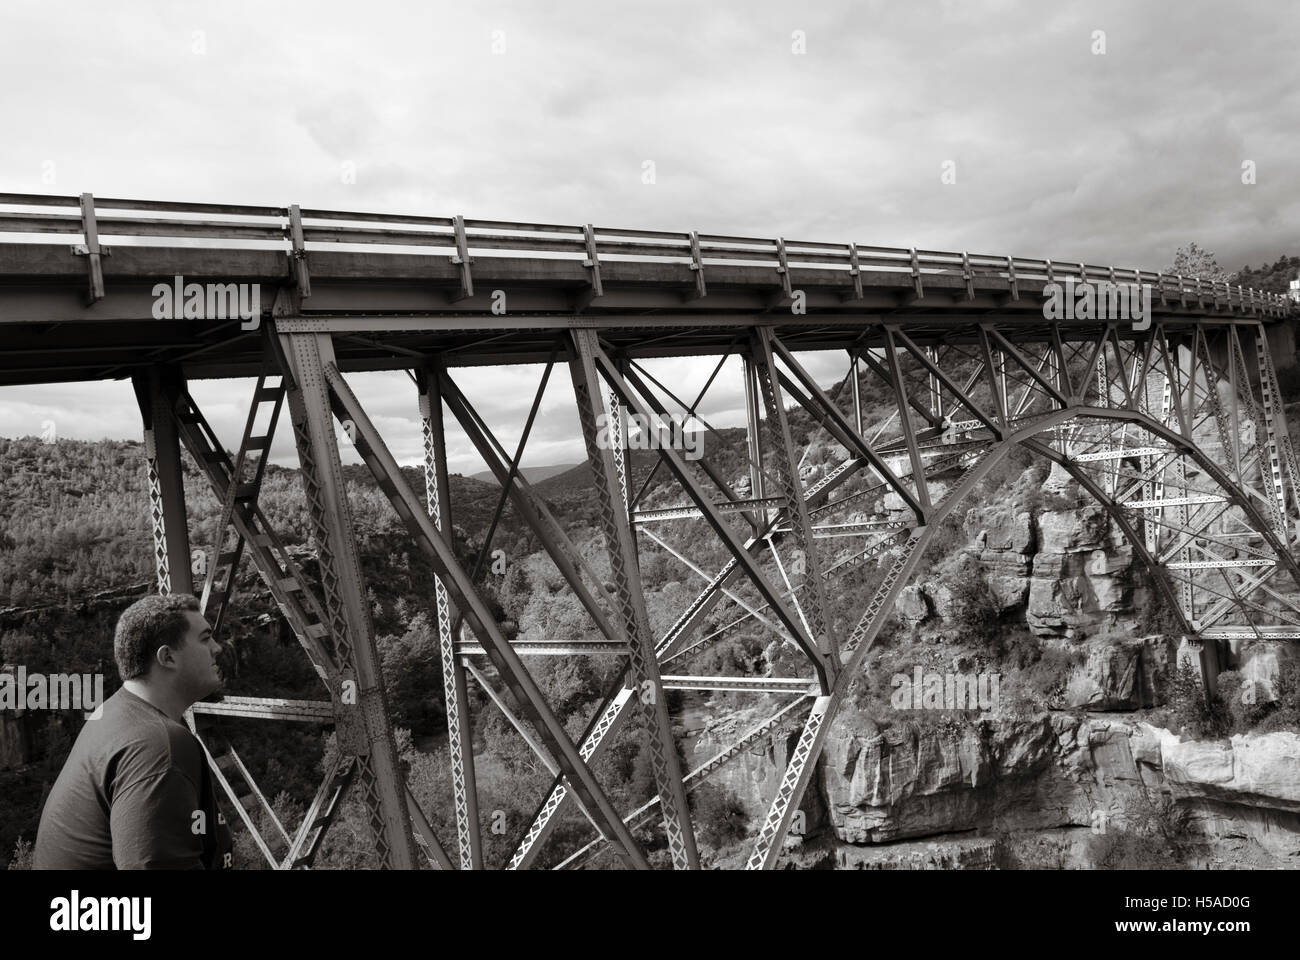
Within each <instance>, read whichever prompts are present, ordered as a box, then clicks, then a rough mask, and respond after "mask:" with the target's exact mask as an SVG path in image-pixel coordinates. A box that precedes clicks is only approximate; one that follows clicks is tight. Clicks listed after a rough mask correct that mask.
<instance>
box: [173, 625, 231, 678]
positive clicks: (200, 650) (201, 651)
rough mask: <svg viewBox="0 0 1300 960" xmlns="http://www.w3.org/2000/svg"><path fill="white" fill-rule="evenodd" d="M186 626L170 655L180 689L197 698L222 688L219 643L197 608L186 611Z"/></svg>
mask: <svg viewBox="0 0 1300 960" xmlns="http://www.w3.org/2000/svg"><path fill="white" fill-rule="evenodd" d="M185 618H186V620H188V621H189V630H187V631H186V633H185V637H184V638H183V639H182V640H181V642H180V643H179V644H178V645H177V646H176V648H175V649H174V651H173V653H172V656H173V658H174V662H175V664H176V668H177V670H178V672H179V673H178V677H177V679H178V681H179V684H180V687H181V689H183V690H185V691H186V694H187V696H189V697H191V698H192V699H193V700H200V699H202V698H203V697H206V696H208V694H211V693H215V692H216V691H218V690H220V689H221V685H222V679H221V668H220V667H218V666H217V656H218V655H219V654H220V653H221V644H219V643H217V641H216V639H215V638H214V637H213V636H212V628H211V627H210V626H208V621H206V620H204V619H203V615H202V614H201V613H199V612H198V611H197V610H187V611H185Z"/></svg>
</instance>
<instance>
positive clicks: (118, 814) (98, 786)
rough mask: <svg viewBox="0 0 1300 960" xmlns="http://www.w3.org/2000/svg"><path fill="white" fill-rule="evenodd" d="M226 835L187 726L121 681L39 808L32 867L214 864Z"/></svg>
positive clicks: (225, 848)
mask: <svg viewBox="0 0 1300 960" xmlns="http://www.w3.org/2000/svg"><path fill="white" fill-rule="evenodd" d="M229 851H230V832H229V830H228V829H227V828H226V827H225V825H224V822H223V821H222V820H221V818H220V817H219V816H218V813H217V807H216V801H215V797H214V796H213V792H212V786H211V779H210V777H209V775H208V769H207V763H206V761H205V759H204V757H203V750H202V748H201V747H200V745H199V742H198V740H196V739H195V738H194V735H193V734H192V733H190V732H189V730H187V729H186V728H185V727H184V726H183V725H181V724H179V723H177V722H176V721H175V720H173V719H171V717H169V716H167V715H166V714H165V713H163V712H162V711H161V710H159V709H158V708H157V707H155V706H153V705H152V704H150V703H148V702H146V701H144V700H142V699H140V698H139V697H137V696H136V695H135V694H133V693H131V692H130V691H129V690H127V689H126V688H125V687H123V688H122V689H121V690H119V691H118V692H117V693H115V694H113V696H111V697H109V698H108V699H107V700H106V701H105V702H104V706H103V715H102V716H100V717H98V718H97V719H93V720H87V721H86V724H85V726H84V727H82V728H81V733H80V734H78V736H77V742H76V743H75V744H74V745H73V747H72V752H71V753H70V754H69V755H68V759H67V762H66V763H64V765H63V770H62V771H60V773H59V777H58V779H57V780H56V781H55V782H54V787H53V789H52V790H51V791H50V795H49V797H48V798H47V799H46V801H45V809H44V810H43V811H42V812H41V823H40V827H39V828H38V830H37V833H36V849H35V851H34V852H33V866H34V867H35V869H37V870H112V869H114V868H116V869H119V870H203V869H208V870H219V869H222V868H223V867H228V866H229V865H230V860H229V857H228V856H227V854H228V853H229Z"/></svg>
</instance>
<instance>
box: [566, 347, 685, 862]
mask: <svg viewBox="0 0 1300 960" xmlns="http://www.w3.org/2000/svg"><path fill="white" fill-rule="evenodd" d="M573 341H574V347H575V349H576V353H575V356H574V359H573V361H572V362H571V364H570V370H571V372H572V375H573V392H574V395H575V396H576V398H577V402H578V420H579V422H580V423H581V425H582V433H583V439H584V440H585V441H586V445H587V457H588V460H589V463H590V466H591V470H592V475H593V477H594V480H595V487H596V498H597V500H598V502H599V504H600V521H601V526H602V528H603V530H604V534H605V543H606V548H607V550H608V553H609V563H610V571H611V576H612V578H613V581H614V596H615V597H616V598H617V602H618V607H619V612H620V613H621V615H622V621H623V628H624V631H625V633H626V635H627V648H628V654H629V656H630V666H631V673H632V683H633V686H634V687H635V688H636V689H637V691H638V699H639V700H640V702H641V704H642V709H643V713H644V716H645V724H646V736H647V737H648V739H649V745H650V755H651V764H652V766H653V768H654V774H655V783H656V785H657V787H658V792H659V800H660V805H661V809H662V811H663V815H664V832H665V834H666V835H667V837H668V847H669V850H670V851H671V853H672V857H673V866H674V868H675V869H678V870H687V869H689V870H696V869H699V865H700V864H699V854H698V853H697V852H696V849H695V834H694V831H693V829H692V827H691V816H690V808H689V806H688V804H687V801H686V791H685V789H684V788H683V787H682V769H681V762H680V761H679V760H678V758H677V746H676V744H675V742H674V741H673V736H672V719H671V718H670V717H669V716H668V702H667V700H666V698H665V697H664V688H663V684H662V682H661V681H660V679H659V663H658V660H657V659H656V658H655V645H654V636H653V634H652V633H651V632H650V617H649V615H648V614H647V612H646V608H645V595H644V593H643V589H642V583H641V570H640V564H639V562H638V560H637V551H636V543H635V541H634V537H635V534H634V533H633V532H632V524H631V520H630V517H629V516H628V512H627V498H626V493H625V491H626V487H625V486H624V485H623V483H622V480H623V478H622V477H621V476H620V475H619V469H618V466H619V465H618V463H617V459H616V457H615V453H614V449H613V447H614V445H616V444H617V443H618V442H619V440H620V438H619V437H616V436H614V435H613V431H611V430H606V431H604V432H603V435H604V436H606V437H608V438H609V440H610V442H607V443H605V444H601V443H600V442H599V437H600V436H601V435H602V432H601V431H600V430H599V428H598V426H597V423H598V419H599V417H600V415H601V412H602V409H601V408H602V404H601V401H600V396H601V394H600V379H599V377H598V376H597V373H596V363H595V359H594V353H595V351H596V349H598V347H597V344H596V334H595V332H594V331H590V330H578V331H574V333H573ZM610 400H611V403H612V405H613V414H612V416H614V417H620V416H621V412H620V411H621V406H622V405H621V404H619V403H618V397H617V396H616V395H613V391H611V398H610ZM642 429H645V430H650V429H653V427H652V426H651V424H650V422H649V421H643V426H642ZM647 439H648V438H647Z"/></svg>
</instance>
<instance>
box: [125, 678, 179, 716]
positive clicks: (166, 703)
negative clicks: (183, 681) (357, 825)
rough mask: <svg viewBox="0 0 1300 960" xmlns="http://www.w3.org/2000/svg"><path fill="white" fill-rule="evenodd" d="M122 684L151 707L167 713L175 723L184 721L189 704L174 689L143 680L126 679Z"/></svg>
mask: <svg viewBox="0 0 1300 960" xmlns="http://www.w3.org/2000/svg"><path fill="white" fill-rule="evenodd" d="M122 686H123V687H125V688H126V689H127V691H128V692H130V693H133V694H135V696H137V697H139V698H140V699H141V700H143V701H144V702H145V703H147V704H149V705H150V706H151V707H156V708H158V709H159V710H161V711H162V712H163V713H165V714H167V716H169V717H171V718H172V719H173V720H175V721H176V722H177V723H179V724H184V723H185V711H186V710H187V709H188V708H189V706H190V704H189V701H188V700H186V699H185V698H184V697H183V696H181V695H180V694H178V693H176V692H175V691H172V690H163V689H160V688H159V687H158V686H157V685H154V684H150V683H148V682H146V681H144V680H127V681H125V682H124V683H123V684H122Z"/></svg>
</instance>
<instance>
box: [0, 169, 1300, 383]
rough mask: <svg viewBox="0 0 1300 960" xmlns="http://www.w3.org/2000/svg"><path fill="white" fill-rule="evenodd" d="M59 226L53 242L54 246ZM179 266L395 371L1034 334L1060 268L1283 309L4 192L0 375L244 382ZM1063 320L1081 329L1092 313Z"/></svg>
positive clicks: (217, 324)
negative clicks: (419, 360) (175, 295)
mask: <svg viewBox="0 0 1300 960" xmlns="http://www.w3.org/2000/svg"><path fill="white" fill-rule="evenodd" d="M67 207H73V208H76V210H75V212H73V213H66V212H62V211H63V208H67ZM51 211H55V212H51ZM114 211H116V212H114ZM212 217H221V218H223V219H211V218H212ZM60 235H62V236H63V238H64V239H67V240H69V242H67V243H64V242H59V241H57V240H55V242H51V240H54V238H56V237H58V236H60ZM38 240H40V241H43V242H36V241H38ZM145 244H147V245H145ZM93 261H98V270H99V272H100V274H101V275H102V279H97V278H96V276H95V272H94V271H95V269H96V267H95V266H94V264H93ZM177 276H181V277H184V280H185V282H186V283H190V282H195V283H201V284H227V283H248V284H257V285H259V293H260V306H261V309H262V312H263V314H264V315H265V316H267V317H270V316H275V317H276V318H277V321H276V322H277V325H278V327H279V328H280V329H319V330H330V331H333V332H336V333H341V334H347V335H348V336H345V337H337V338H336V339H335V349H336V351H337V353H338V356H339V361H340V366H341V368H342V369H343V370H345V371H356V370H385V369H400V368H402V367H406V366H410V364H411V358H412V357H415V356H419V355H425V354H427V353H429V352H431V351H441V352H443V353H444V355H445V356H446V359H447V362H448V363H449V364H452V365H474V364H504V363H519V362H530V361H544V360H545V359H546V358H547V356H548V355H549V354H550V351H551V348H552V346H553V345H554V343H555V338H556V334H557V333H558V332H560V331H563V330H565V329H567V328H571V327H586V326H594V327H598V328H600V329H601V335H602V338H604V339H605V340H607V341H608V342H609V343H610V345H611V346H612V347H613V348H614V349H616V350H620V351H625V352H626V353H627V354H629V355H631V356H638V357H657V356H678V355H692V354H709V353H713V354H716V353H720V352H722V351H725V350H726V349H728V347H729V346H730V345H731V344H732V343H733V342H734V340H735V337H736V336H737V334H738V333H739V332H740V331H741V330H742V329H743V328H745V327H747V326H749V325H752V324H754V323H755V322H757V323H761V324H767V323H770V324H771V325H772V326H773V327H774V328H775V329H776V330H777V331H778V332H779V334H780V336H781V337H782V339H783V340H784V341H785V342H787V343H788V345H789V346H791V347H792V348H795V349H831V348H842V347H846V346H848V345H849V344H851V343H854V342H858V343H860V344H867V345H870V344H872V343H874V342H875V340H874V339H873V338H875V337H877V336H878V334H879V326H878V324H879V322H880V321H882V320H884V319H889V320H891V321H894V322H898V323H902V324H905V325H906V326H907V329H908V334H909V336H911V337H912V338H913V339H914V340H916V341H917V342H922V343H924V342H934V341H936V340H938V339H941V338H942V339H946V340H948V341H949V342H952V341H954V340H955V339H956V340H959V339H961V338H962V337H963V336H969V335H970V331H971V330H972V327H971V324H972V323H975V322H978V321H980V320H984V321H990V320H995V319H996V320H997V321H998V322H999V323H1014V324H1023V325H1024V336H1025V337H1026V338H1032V337H1034V336H1046V331H1047V326H1046V324H1045V322H1044V319H1043V302H1044V300H1043V296H1044V294H1043V291H1044V288H1045V287H1046V286H1047V285H1048V284H1049V283H1052V282H1057V283H1064V282H1065V281H1066V280H1067V279H1073V280H1075V281H1078V280H1080V279H1086V280H1088V281H1090V282H1092V283H1094V284H1096V283H1101V282H1117V283H1138V284H1150V285H1151V287H1152V313H1153V320H1154V321H1156V322H1164V323H1167V324H1179V323H1184V322H1186V323H1190V322H1194V321H1197V320H1203V319H1205V318H1207V317H1208V318H1214V319H1215V320H1216V321H1219V322H1248V323H1253V322H1258V321H1259V320H1265V321H1273V320H1278V319H1283V318H1287V317H1290V316H1291V315H1292V310H1293V306H1292V304H1291V303H1290V301H1288V300H1287V299H1286V298H1284V297H1281V296H1279V295H1277V294H1269V293H1263V292H1261V291H1256V290H1248V289H1243V288H1241V287H1240V286H1232V285H1228V284H1224V283H1217V284H1212V283H1210V282H1208V281H1200V280H1197V279H1194V278H1182V277H1173V276H1167V275H1164V274H1160V273H1153V272H1150V271H1138V270H1133V269H1116V268H1112V267H1101V266H1095V265H1091V264H1081V263H1077V262H1076V263H1068V262H1062V261H1051V260H1033V259H1025V258H1020V257H1008V256H989V255H980V254H968V253H957V252H944V251H934V250H912V249H905V248H895V247H878V246H867V245H858V244H848V243H821V242H816V243H814V242H805V241H795V240H784V239H781V240H773V239H757V238H745V237H729V236H716V235H708V234H695V233H668V232H664V231H645V230H622V229H612V228H604V227H582V226H562V225H554V224H523V223H507V222H502V221H486V220H462V219H460V218H445V217H414V216H394V215H386V214H362V213H350V212H340V211H324V210H299V209H298V208H296V207H290V208H268V207H240V206H227V205H218V204H184V203H170V202H154V201H127V200H99V201H95V200H93V199H91V198H90V197H89V196H86V197H81V198H78V197H45V196H31V195H19V194H0V329H3V337H4V341H3V348H0V384H22V383H41V382H59V381H69V380H93V379H106V378H113V377H122V376H126V375H129V374H130V372H131V371H132V370H134V369H138V368H140V367H144V366H147V365H150V364H155V363H179V364H181V365H183V367H184V369H185V373H186V375H187V376H188V377H190V378H194V379H202V378H212V377H232V376H253V375H256V374H257V373H258V372H259V370H260V368H261V365H262V345H261V338H260V334H259V332H258V331H257V330H256V329H244V328H245V327H249V326H252V324H251V323H247V324H242V323H241V322H240V320H239V319H238V318H237V317H236V318H231V317H229V316H217V317H192V318H190V319H158V318H157V317H156V316H155V312H156V311H155V306H156V304H157V302H158V297H157V296H156V295H155V287H156V286H157V285H158V284H160V283H161V284H166V285H168V286H171V285H172V283H173V282H174V279H173V278H175V277H177ZM503 295H504V302H502V299H501V298H502V296H503ZM494 306H495V307H496V312H494ZM502 310H504V312H501V311H502ZM798 310H802V311H803V312H797V311H798ZM1060 329H1062V330H1063V331H1065V332H1066V333H1067V334H1069V333H1070V332H1077V334H1078V336H1079V337H1081V338H1082V337H1090V336H1093V337H1095V335H1096V333H1095V331H1096V330H1097V329H1098V323H1097V321H1094V320H1074V321H1070V320H1065V321H1062V326H1061V328H1060Z"/></svg>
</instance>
